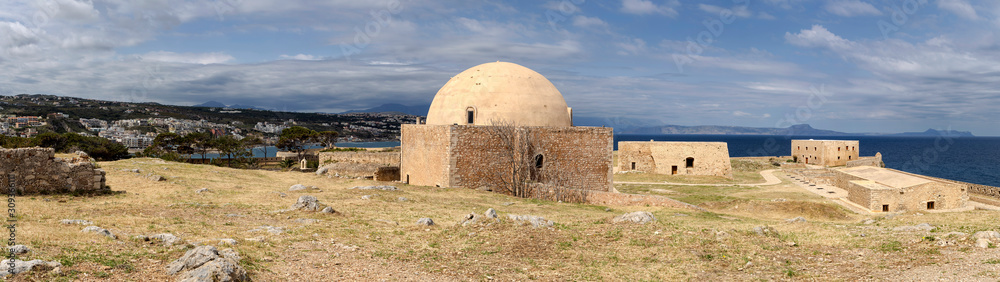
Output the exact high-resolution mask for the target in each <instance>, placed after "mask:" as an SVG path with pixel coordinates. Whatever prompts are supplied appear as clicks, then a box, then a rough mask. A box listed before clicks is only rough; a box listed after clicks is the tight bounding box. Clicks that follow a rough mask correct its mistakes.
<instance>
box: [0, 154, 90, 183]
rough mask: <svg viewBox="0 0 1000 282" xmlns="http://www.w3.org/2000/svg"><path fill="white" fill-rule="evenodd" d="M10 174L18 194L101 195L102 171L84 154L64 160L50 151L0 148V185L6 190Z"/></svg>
mask: <svg viewBox="0 0 1000 282" xmlns="http://www.w3.org/2000/svg"><path fill="white" fill-rule="evenodd" d="M10 175H13V176H14V177H15V178H14V180H15V186H16V187H17V191H18V193H19V194H57V193H74V192H104V191H108V190H109V188H108V187H107V186H106V185H105V178H104V170H101V169H98V168H97V166H96V165H95V164H94V163H92V162H90V158H89V157H87V156H86V154H82V153H81V154H80V155H78V157H76V158H72V159H69V160H65V159H62V158H56V157H55V150H53V149H52V148H38V147H35V148H20V149H2V148H0V184H2V185H3V186H2V188H0V189H2V190H3V191H7V189H8V187H10V182H9V181H10V179H8V177H9V176H10Z"/></svg>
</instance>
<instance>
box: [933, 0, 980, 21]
mask: <svg viewBox="0 0 1000 282" xmlns="http://www.w3.org/2000/svg"><path fill="white" fill-rule="evenodd" d="M937 4H938V8H940V9H942V10H948V11H950V12H952V13H955V14H956V15H958V16H960V17H963V18H966V19H970V20H975V19H978V18H979V15H977V14H976V9H974V8H972V5H970V4H969V2H966V1H964V0H938V2H937Z"/></svg>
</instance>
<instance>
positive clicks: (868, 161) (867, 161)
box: [847, 153, 885, 167]
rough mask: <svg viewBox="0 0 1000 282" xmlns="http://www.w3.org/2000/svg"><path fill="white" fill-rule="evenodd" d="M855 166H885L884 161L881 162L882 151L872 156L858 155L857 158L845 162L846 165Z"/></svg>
mask: <svg viewBox="0 0 1000 282" xmlns="http://www.w3.org/2000/svg"><path fill="white" fill-rule="evenodd" d="M856 166H874V167H885V163H883V162H882V153H877V154H875V156H874V157H860V158H858V159H857V160H853V161H848V162H847V167H856Z"/></svg>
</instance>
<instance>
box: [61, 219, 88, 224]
mask: <svg viewBox="0 0 1000 282" xmlns="http://www.w3.org/2000/svg"><path fill="white" fill-rule="evenodd" d="M59 223H62V224H79V225H91V224H94V222H91V221H89V220H82V219H63V220H60V221H59Z"/></svg>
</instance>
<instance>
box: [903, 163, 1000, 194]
mask: <svg viewBox="0 0 1000 282" xmlns="http://www.w3.org/2000/svg"><path fill="white" fill-rule="evenodd" d="M892 170H893V171H897V172H899V173H904V174H909V175H914V176H919V177H923V178H928V179H933V180H937V181H944V182H950V183H956V184H959V185H963V186H965V187H966V189H967V190H968V191H969V193H973V194H976V195H980V196H986V197H991V198H994V199H1000V187H994V186H989V185H982V184H975V183H969V182H962V181H958V180H951V179H944V178H938V177H933V176H926V175H919V174H913V173H909V172H905V171H900V170H895V169H892Z"/></svg>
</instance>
